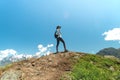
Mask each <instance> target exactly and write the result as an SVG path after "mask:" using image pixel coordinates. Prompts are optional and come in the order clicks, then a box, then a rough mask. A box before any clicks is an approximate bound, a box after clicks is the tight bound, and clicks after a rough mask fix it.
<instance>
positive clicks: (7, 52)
mask: <svg viewBox="0 0 120 80" xmlns="http://www.w3.org/2000/svg"><path fill="white" fill-rule="evenodd" d="M16 53H17V51H15V50H13V49H6V50H0V60H2V59H4V58H5V57H8V56H10V55H15V54H16Z"/></svg>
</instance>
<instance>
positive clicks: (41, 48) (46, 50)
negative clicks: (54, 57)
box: [36, 44, 54, 57]
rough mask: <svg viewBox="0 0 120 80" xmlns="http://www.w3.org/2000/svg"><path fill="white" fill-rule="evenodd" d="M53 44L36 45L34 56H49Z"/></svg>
mask: <svg viewBox="0 0 120 80" xmlns="http://www.w3.org/2000/svg"><path fill="white" fill-rule="evenodd" d="M53 46H54V45H53V44H48V45H47V46H45V47H44V46H43V45H42V44H39V45H38V50H39V51H38V52H36V56H37V57H40V56H45V55H49V54H50V48H51V47H53Z"/></svg>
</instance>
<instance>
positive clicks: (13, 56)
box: [0, 44, 53, 66]
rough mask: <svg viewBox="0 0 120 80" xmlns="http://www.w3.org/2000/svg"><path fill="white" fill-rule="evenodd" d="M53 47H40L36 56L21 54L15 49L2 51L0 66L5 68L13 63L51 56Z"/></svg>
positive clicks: (51, 45)
mask: <svg viewBox="0 0 120 80" xmlns="http://www.w3.org/2000/svg"><path fill="white" fill-rule="evenodd" d="M51 47H53V44H48V45H47V46H43V45H41V44H40V45H38V52H36V53H35V54H34V55H31V54H26V53H25V54H24V53H22V54H19V53H18V52H17V51H15V50H13V49H6V50H1V51H0V66H4V65H6V64H9V63H11V62H16V61H21V60H26V59H28V58H32V57H36V58H39V57H41V56H45V55H49V54H50V52H51V51H50V48H51Z"/></svg>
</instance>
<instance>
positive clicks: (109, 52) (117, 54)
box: [96, 47, 120, 58]
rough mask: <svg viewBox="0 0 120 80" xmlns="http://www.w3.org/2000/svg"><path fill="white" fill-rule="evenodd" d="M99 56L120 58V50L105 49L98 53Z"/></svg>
mask: <svg viewBox="0 0 120 80" xmlns="http://www.w3.org/2000/svg"><path fill="white" fill-rule="evenodd" d="M96 54H97V55H102V56H104V55H111V56H115V57H117V58H120V49H116V48H113V47H110V48H104V49H102V50H100V51H99V52H98V53H96Z"/></svg>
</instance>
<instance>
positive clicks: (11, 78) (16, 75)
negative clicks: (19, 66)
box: [0, 70, 22, 80]
mask: <svg viewBox="0 0 120 80" xmlns="http://www.w3.org/2000/svg"><path fill="white" fill-rule="evenodd" d="M21 76H22V73H21V72H20V71H14V70H10V71H6V72H4V73H3V74H2V75H1V79H0V80H21V79H20V78H21Z"/></svg>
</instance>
